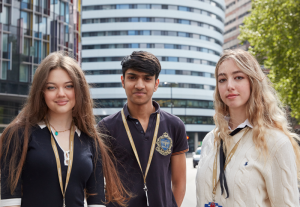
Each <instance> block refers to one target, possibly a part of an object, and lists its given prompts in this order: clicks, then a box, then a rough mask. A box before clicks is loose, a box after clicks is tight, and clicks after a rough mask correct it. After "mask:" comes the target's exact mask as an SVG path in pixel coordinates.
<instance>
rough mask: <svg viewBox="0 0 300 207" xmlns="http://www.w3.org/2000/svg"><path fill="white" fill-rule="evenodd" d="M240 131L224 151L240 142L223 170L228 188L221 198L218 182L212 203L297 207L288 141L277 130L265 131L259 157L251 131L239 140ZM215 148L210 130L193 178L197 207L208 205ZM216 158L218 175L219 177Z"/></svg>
mask: <svg viewBox="0 0 300 207" xmlns="http://www.w3.org/2000/svg"><path fill="white" fill-rule="evenodd" d="M243 134H244V130H242V131H240V132H239V133H237V134H236V135H234V136H233V137H231V138H232V139H233V140H232V142H231V144H230V147H229V149H228V152H230V151H231V149H232V148H233V146H234V145H235V144H236V143H237V142H238V141H239V140H240V139H241V141H240V143H239V145H238V148H237V150H236V152H235V154H234V155H233V157H232V159H231V161H230V162H229V164H228V165H227V167H226V170H225V175H226V180H227V185H228V189H229V198H227V199H226V191H225V190H224V192H223V195H221V187H220V183H219V182H218V185H217V191H216V203H218V204H219V206H222V207H236V206H241V207H245V206H247V207H271V206H272V207H286V206H291V207H298V206H299V191H298V182H297V166H296V161H295V154H294V150H293V147H292V144H291V142H290V140H289V138H288V137H287V136H286V135H285V134H283V133H282V132H280V131H277V130H269V131H268V135H266V140H267V146H268V150H269V151H268V154H269V155H268V157H266V158H264V155H261V156H259V153H258V151H257V150H256V148H255V144H254V143H253V140H252V135H253V133H252V129H250V131H249V132H248V133H247V134H246V135H245V136H244V137H243ZM216 152H217V147H216V146H214V134H213V131H211V132H209V133H208V134H207V135H206V136H205V138H204V140H203V145H202V149H201V157H200V161H199V164H198V171H197V175H196V188H197V207H204V205H205V204H208V203H209V202H212V191H213V187H212V177H213V163H214V159H215V155H216ZM219 168H220V162H219V155H218V172H217V177H218V178H219V174H220V172H219Z"/></svg>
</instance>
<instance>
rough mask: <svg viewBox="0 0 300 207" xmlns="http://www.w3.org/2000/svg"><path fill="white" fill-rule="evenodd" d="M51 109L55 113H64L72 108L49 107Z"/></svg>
mask: <svg viewBox="0 0 300 207" xmlns="http://www.w3.org/2000/svg"><path fill="white" fill-rule="evenodd" d="M51 111H53V112H54V113H56V114H66V113H70V112H72V108H70V109H69V108H64V109H57V108H56V109H51Z"/></svg>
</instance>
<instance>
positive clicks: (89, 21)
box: [82, 17, 222, 33]
mask: <svg viewBox="0 0 300 207" xmlns="http://www.w3.org/2000/svg"><path fill="white" fill-rule="evenodd" d="M118 22H158V23H159V22H164V23H177V24H186V25H192V26H199V27H204V28H208V29H211V30H214V31H217V32H219V33H222V31H221V29H219V28H217V27H215V26H212V25H208V24H205V23H202V22H195V21H190V20H187V19H173V18H162V17H132V18H127V17H126V18H125V17H124V18H120V17H118V18H100V19H99V18H95V19H83V20H82V24H99V23H118Z"/></svg>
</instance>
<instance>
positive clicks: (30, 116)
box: [0, 52, 131, 206]
mask: <svg viewBox="0 0 300 207" xmlns="http://www.w3.org/2000/svg"><path fill="white" fill-rule="evenodd" d="M69 55H70V54H68V53H67V52H54V53H51V54H50V55H48V56H47V57H46V58H45V59H44V60H43V61H42V62H41V64H40V65H39V66H38V68H37V70H36V72H35V75H34V78H33V82H32V87H31V90H30V92H29V96H28V99H27V102H26V104H25V106H24V107H23V109H22V111H21V112H20V113H19V115H18V116H17V117H16V118H15V119H14V120H13V121H12V122H11V123H10V124H9V125H8V127H6V129H5V130H4V132H3V133H2V135H1V137H0V160H1V159H3V161H4V162H3V163H1V165H5V166H6V167H7V168H8V170H9V177H8V184H9V187H10V189H11V193H13V192H14V190H15V188H16V186H17V183H18V180H19V178H20V175H21V172H22V169H23V166H24V163H25V159H26V155H27V150H28V142H29V137H30V134H31V127H33V126H35V125H36V124H37V123H39V122H41V121H43V120H44V118H45V116H46V114H47V112H48V107H47V105H46V102H45V99H44V92H43V91H44V89H45V86H46V82H47V79H48V76H49V73H50V71H51V70H54V69H57V68H61V69H63V70H65V71H66V72H67V73H68V74H69V76H70V78H71V79H72V82H73V84H74V91H75V99H76V104H75V106H74V108H73V110H72V116H73V120H74V122H75V125H76V126H77V127H78V128H79V129H80V130H81V131H82V132H84V133H86V134H87V135H88V136H89V137H91V138H92V139H93V141H94V148H95V156H94V164H96V163H97V160H98V159H100V160H101V162H102V166H103V169H102V170H103V174H104V177H105V181H106V189H105V191H106V193H105V195H106V201H107V202H115V203H117V204H119V205H121V206H126V204H127V202H128V198H130V197H131V194H130V193H129V192H128V191H127V190H126V189H125V188H124V186H123V184H122V183H121V180H120V178H119V175H118V172H117V170H116V166H115V162H116V160H115V158H114V156H113V155H112V152H111V151H110V149H109V148H108V146H107V145H106V143H105V140H104V135H103V134H100V133H99V132H98V131H97V129H96V127H95V126H96V121H95V116H94V114H93V100H92V99H91V96H90V91H89V85H88V83H87V81H86V79H85V76H84V73H83V71H82V70H81V68H80V66H79V65H78V63H77V62H76V60H75V59H73V58H72V57H70V56H69ZM20 152H21V156H20V157H19V153H20ZM9 154H10V156H11V157H8V156H9ZM7 158H9V160H8V159H7Z"/></svg>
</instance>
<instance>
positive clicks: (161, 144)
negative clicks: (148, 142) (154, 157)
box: [155, 132, 173, 156]
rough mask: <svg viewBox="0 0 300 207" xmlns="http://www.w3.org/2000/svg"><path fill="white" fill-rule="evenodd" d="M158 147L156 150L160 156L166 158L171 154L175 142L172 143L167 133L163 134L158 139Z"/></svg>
mask: <svg viewBox="0 0 300 207" xmlns="http://www.w3.org/2000/svg"><path fill="white" fill-rule="evenodd" d="M156 145H157V146H156V148H155V149H156V151H158V152H159V153H160V154H162V155H164V156H166V155H169V154H171V152H172V150H171V149H172V146H173V141H172V139H171V137H169V135H168V133H167V132H165V133H163V135H161V136H160V137H159V138H157V140H156Z"/></svg>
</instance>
